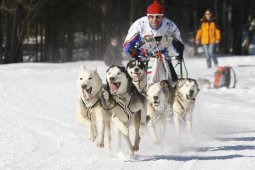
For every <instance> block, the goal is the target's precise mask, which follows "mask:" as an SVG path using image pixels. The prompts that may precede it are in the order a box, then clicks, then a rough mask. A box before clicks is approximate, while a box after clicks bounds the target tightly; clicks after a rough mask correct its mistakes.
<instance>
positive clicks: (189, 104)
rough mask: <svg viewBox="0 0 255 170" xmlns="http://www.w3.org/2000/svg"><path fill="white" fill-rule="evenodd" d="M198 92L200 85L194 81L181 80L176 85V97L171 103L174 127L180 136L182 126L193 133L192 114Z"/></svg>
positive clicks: (174, 96)
mask: <svg viewBox="0 0 255 170" xmlns="http://www.w3.org/2000/svg"><path fill="white" fill-rule="evenodd" d="M198 92H199V88H198V84H197V82H196V80H194V79H190V78H186V79H179V80H178V81H177V82H176V83H175V87H174V95H173V98H172V99H171V101H170V102H171V103H172V104H171V105H172V110H173V121H174V127H175V130H176V133H177V134H178V135H179V134H180V125H185V124H186V128H187V130H188V132H189V133H191V130H192V112H193V110H194V107H195V101H196V96H197V94H198Z"/></svg>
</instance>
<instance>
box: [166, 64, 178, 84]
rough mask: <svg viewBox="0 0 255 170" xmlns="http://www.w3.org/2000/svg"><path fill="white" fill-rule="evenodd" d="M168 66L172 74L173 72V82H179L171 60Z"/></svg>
mask: <svg viewBox="0 0 255 170" xmlns="http://www.w3.org/2000/svg"><path fill="white" fill-rule="evenodd" d="M168 65H169V68H170V72H171V76H172V79H173V82H175V81H177V80H178V76H177V74H176V72H175V70H174V66H173V64H172V62H171V60H168Z"/></svg>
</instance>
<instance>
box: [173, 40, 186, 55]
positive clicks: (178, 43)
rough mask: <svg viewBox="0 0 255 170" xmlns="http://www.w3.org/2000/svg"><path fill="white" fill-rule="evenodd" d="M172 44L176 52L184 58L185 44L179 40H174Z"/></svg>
mask: <svg viewBox="0 0 255 170" xmlns="http://www.w3.org/2000/svg"><path fill="white" fill-rule="evenodd" d="M172 44H173V46H174V48H175V49H176V51H177V52H178V53H179V54H180V55H181V56H182V55H183V51H184V45H183V43H182V42H181V41H179V40H177V39H173V42H172Z"/></svg>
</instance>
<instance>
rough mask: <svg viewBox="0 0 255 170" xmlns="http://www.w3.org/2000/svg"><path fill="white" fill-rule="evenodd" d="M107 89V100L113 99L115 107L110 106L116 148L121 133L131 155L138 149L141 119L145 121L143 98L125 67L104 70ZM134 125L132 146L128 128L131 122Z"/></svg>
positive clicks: (114, 66)
mask: <svg viewBox="0 0 255 170" xmlns="http://www.w3.org/2000/svg"><path fill="white" fill-rule="evenodd" d="M106 81H107V91H108V92H109V98H110V99H109V100H110V101H114V103H115V107H112V109H111V113H112V121H113V122H114V123H115V125H116V126H117V127H118V128H117V136H118V146H117V147H118V148H117V149H118V150H119V149H120V147H121V146H120V145H121V143H120V140H121V139H120V138H121V134H122V135H123V136H124V139H125V140H126V142H127V144H128V147H129V154H130V156H132V155H133V154H134V151H138V150H139V143H140V134H139V130H140V124H141V120H142V121H143V122H144V123H145V120H146V113H145V110H144V109H145V105H146V104H145V102H146V101H145V98H144V96H143V95H141V94H140V93H139V92H138V91H137V89H136V87H135V86H134V85H133V83H132V78H131V77H130V76H129V74H128V72H127V71H126V69H125V67H121V66H116V65H113V66H111V67H109V68H108V70H107V71H106ZM131 121H132V122H133V123H134V127H135V142H134V146H132V144H131V141H130V137H129V132H128V128H129V125H130V123H131Z"/></svg>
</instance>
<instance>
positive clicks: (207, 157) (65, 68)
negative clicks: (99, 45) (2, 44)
mask: <svg viewBox="0 0 255 170" xmlns="http://www.w3.org/2000/svg"><path fill="white" fill-rule="evenodd" d="M240 60H241V59H240ZM251 60H252V61H253V60H254V59H250V60H248V59H244V60H243V59H242V61H246V62H247V63H250V62H251ZM188 62H190V63H192V64H193V65H199V64H200V65H202V63H203V65H204V64H205V63H204V60H202V59H195V60H190V61H188ZM188 62H186V63H188ZM220 62H221V63H231V62H232V63H233V64H238V63H239V59H236V61H235V62H233V61H232V60H229V59H228V58H223V59H221V58H220ZM85 63H86V62H85ZM80 64H81V62H77V63H67V64H33V63H32V64H31V63H27V64H14V65H7V66H6V65H4V66H2V68H1V67H0V81H1V83H0V129H1V131H0V150H1V153H0V169H138V168H139V169H142V168H144V169H179V170H187V169H194V170H196V169H231V170H232V169H253V168H254V165H255V158H254V157H255V137H254V136H255V130H254V129H255V125H254V120H255V115H254V113H253V112H254V110H255V106H254V103H255V100H254V98H255V93H254V91H255V88H254V86H251V85H254V83H255V78H253V77H254V76H255V73H254V71H252V72H249V69H250V68H245V67H240V68H239V67H236V68H235V70H236V73H237V75H240V74H242V73H244V72H245V73H247V74H248V75H249V76H244V77H241V76H240V77H241V78H240V80H239V81H240V83H239V82H238V84H237V88H235V89H225V88H223V89H218V90H215V89H201V91H200V93H199V95H198V98H197V103H196V107H195V111H194V122H193V135H192V136H189V135H187V134H184V135H181V136H180V137H177V136H176V135H174V130H173V129H172V127H171V126H170V123H168V125H167V132H166V133H167V135H166V137H165V138H164V139H162V142H161V143H160V144H159V145H153V144H152V142H151V140H150V135H149V133H148V130H147V129H143V131H142V137H141V145H140V150H139V152H137V153H135V156H134V158H133V159H130V160H129V159H126V160H125V159H124V160H123V159H120V158H118V157H116V151H115V150H114V149H115V147H114V146H115V144H116V139H115V136H114V133H112V149H113V154H114V156H113V157H112V158H109V157H108V155H107V151H106V150H105V149H99V148H96V143H91V142H90V141H88V139H87V129H86V128H84V127H83V126H80V125H78V124H77V123H76V122H75V116H76V82H75V81H76V77H77V71H78V68H79V65H80ZM192 64H190V65H192ZM190 65H188V67H191V66H190ZM86 66H88V67H95V66H96V67H97V69H98V72H99V74H100V75H102V77H101V78H102V80H103V81H104V80H105V70H106V67H105V66H104V64H103V62H101V61H100V62H98V61H95V62H88V63H87V65H86ZM234 66H235V65H234ZM188 69H189V68H188ZM189 70H190V75H191V77H193V78H198V77H205V78H208V79H212V78H213V74H212V70H206V69H200V70H199V69H198V68H193V67H192V68H190V69H189ZM201 70H202V71H201ZM192 75H194V76H192ZM2 80H3V81H2ZM208 96H209V97H208ZM242 108H245V109H242ZM252 113H253V114H252ZM112 129H113V128H112ZM123 143H124V142H123Z"/></svg>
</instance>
